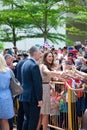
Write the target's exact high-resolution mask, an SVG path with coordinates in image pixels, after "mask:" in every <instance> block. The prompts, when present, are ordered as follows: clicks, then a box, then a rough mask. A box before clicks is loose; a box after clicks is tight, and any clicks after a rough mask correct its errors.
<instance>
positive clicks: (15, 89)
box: [10, 71, 23, 97]
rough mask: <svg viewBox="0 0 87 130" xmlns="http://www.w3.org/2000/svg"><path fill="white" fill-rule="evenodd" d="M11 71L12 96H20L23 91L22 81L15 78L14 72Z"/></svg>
mask: <svg viewBox="0 0 87 130" xmlns="http://www.w3.org/2000/svg"><path fill="white" fill-rule="evenodd" d="M10 72H11V81H10V89H11V92H12V96H13V97H15V96H18V95H20V94H22V93H23V88H22V87H21V84H20V82H19V81H18V80H17V79H16V78H15V76H14V73H13V72H12V71H10Z"/></svg>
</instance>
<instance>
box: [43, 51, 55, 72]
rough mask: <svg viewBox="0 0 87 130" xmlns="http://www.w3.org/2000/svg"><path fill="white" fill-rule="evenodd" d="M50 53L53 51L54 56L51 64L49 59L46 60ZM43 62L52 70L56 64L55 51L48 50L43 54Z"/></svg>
mask: <svg viewBox="0 0 87 130" xmlns="http://www.w3.org/2000/svg"><path fill="white" fill-rule="evenodd" d="M49 53H51V54H52V57H53V61H52V63H51V64H50V63H48V62H47V60H46V58H47V56H48V54H49ZM43 64H44V65H46V66H47V68H48V69H49V70H52V66H54V55H53V53H52V52H51V51H48V52H46V53H45V54H44V56H43Z"/></svg>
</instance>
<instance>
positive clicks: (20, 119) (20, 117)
mask: <svg viewBox="0 0 87 130" xmlns="http://www.w3.org/2000/svg"><path fill="white" fill-rule="evenodd" d="M23 121H24V109H23V102H21V101H19V109H18V117H17V130H22V125H23Z"/></svg>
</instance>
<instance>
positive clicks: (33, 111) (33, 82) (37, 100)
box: [21, 46, 42, 130]
mask: <svg viewBox="0 0 87 130" xmlns="http://www.w3.org/2000/svg"><path fill="white" fill-rule="evenodd" d="M29 53H30V58H29V59H28V60H26V61H25V62H24V64H23V66H22V71H21V74H22V86H23V89H24V92H23V94H22V101H23V108H24V113H25V116H24V122H23V128H22V130H36V128H37V124H38V120H39V114H40V107H41V106H42V78H41V74H40V70H39V66H38V64H37V62H36V60H38V59H39V56H40V52H39V49H38V48H36V47H35V46H33V47H31V48H30V50H29Z"/></svg>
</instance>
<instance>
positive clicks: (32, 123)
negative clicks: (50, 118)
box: [22, 102, 40, 130]
mask: <svg viewBox="0 0 87 130" xmlns="http://www.w3.org/2000/svg"><path fill="white" fill-rule="evenodd" d="M23 108H24V122H23V128H22V130H36V128H37V124H38V120H39V115H40V107H38V106H37V103H28V102H23Z"/></svg>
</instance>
